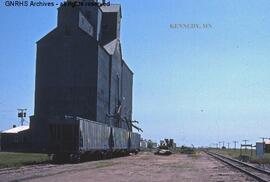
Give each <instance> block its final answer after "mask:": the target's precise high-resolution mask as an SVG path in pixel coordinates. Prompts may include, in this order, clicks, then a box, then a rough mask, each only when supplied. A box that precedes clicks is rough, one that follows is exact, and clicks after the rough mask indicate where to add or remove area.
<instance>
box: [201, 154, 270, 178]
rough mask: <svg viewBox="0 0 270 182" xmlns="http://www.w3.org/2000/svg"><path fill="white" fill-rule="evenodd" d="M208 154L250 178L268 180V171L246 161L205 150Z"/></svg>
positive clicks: (269, 176)
mask: <svg viewBox="0 0 270 182" xmlns="http://www.w3.org/2000/svg"><path fill="white" fill-rule="evenodd" d="M205 153H207V154H208V155H210V156H212V157H214V158H216V159H218V160H220V161H222V162H224V163H226V164H228V165H229V166H231V167H233V168H236V169H238V170H239V171H241V172H243V173H245V174H247V175H249V176H251V177H252V178H254V179H256V180H258V181H262V182H270V171H267V170H263V169H261V168H257V167H254V166H252V165H250V164H248V163H245V162H242V161H239V160H236V159H233V158H230V157H227V156H224V155H221V154H217V153H214V152H209V151H205Z"/></svg>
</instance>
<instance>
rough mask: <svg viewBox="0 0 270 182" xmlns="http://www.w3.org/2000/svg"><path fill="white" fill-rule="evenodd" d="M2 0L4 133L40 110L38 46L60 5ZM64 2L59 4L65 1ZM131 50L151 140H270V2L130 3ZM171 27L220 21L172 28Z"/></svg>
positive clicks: (138, 103)
mask: <svg viewBox="0 0 270 182" xmlns="http://www.w3.org/2000/svg"><path fill="white" fill-rule="evenodd" d="M3 2H4V1H1V5H0V22H1V29H0V37H1V39H0V40H1V41H0V80H1V86H0V130H5V129H8V128H10V127H11V126H12V124H19V122H18V119H17V110H16V109H17V108H20V107H23V108H27V109H28V115H32V114H33V109H34V104H33V103H34V77H35V52H36V44H35V42H36V41H37V40H39V39H40V38H41V37H43V36H44V35H46V33H48V32H49V31H50V30H52V29H53V28H54V27H55V26H56V17H57V8H56V7H51V8H48V7H46V8H45V7H43V8H33V7H31V8H30V7H16V8H15V7H5V6H4V5H3ZM55 2H59V1H55ZM111 2H113V3H121V4H122V13H123V18H122V25H121V28H122V29H121V41H122V49H123V56H124V59H125V60H126V62H127V63H128V64H129V65H130V67H131V68H132V70H133V71H134V73H135V75H134V107H133V108H134V110H133V117H134V119H136V120H139V121H141V123H140V126H141V127H142V128H143V129H144V133H143V134H142V135H143V137H146V138H151V139H154V140H156V141H159V140H160V139H162V138H164V137H167V138H174V139H175V140H176V141H177V143H178V144H179V145H182V144H186V145H190V144H194V145H197V146H198V145H209V144H210V143H213V142H218V141H223V140H224V141H226V142H231V143H232V141H233V140H238V141H241V140H242V139H249V140H250V141H252V142H255V141H257V140H259V137H262V136H266V137H270V132H269V128H270V122H269V120H270V94H269V93H270V72H269V67H270V61H269V57H270V53H269V48H270V36H269V32H270V11H269V9H270V2H269V1H268V0H258V1H247V0H237V1H229V0H168V1H161V0H156V1H144V0H137V1H124V0H112V1H111ZM170 24H211V25H212V28H208V29H183V28H178V29H172V28H170Z"/></svg>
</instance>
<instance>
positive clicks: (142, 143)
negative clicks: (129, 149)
mask: <svg viewBox="0 0 270 182" xmlns="http://www.w3.org/2000/svg"><path fill="white" fill-rule="evenodd" d="M140 148H141V149H146V148H147V140H143V139H141V141H140Z"/></svg>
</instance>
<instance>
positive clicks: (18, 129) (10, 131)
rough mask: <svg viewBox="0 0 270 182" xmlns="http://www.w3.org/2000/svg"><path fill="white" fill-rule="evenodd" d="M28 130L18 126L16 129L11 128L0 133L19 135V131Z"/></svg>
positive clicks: (27, 127) (26, 127)
mask: <svg viewBox="0 0 270 182" xmlns="http://www.w3.org/2000/svg"><path fill="white" fill-rule="evenodd" d="M28 129H29V126H28V125H27V126H18V127H15V128H11V129H9V130H5V131H2V132H1V133H19V132H21V131H25V130H28Z"/></svg>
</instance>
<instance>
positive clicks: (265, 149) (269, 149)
mask: <svg viewBox="0 0 270 182" xmlns="http://www.w3.org/2000/svg"><path fill="white" fill-rule="evenodd" d="M264 153H270V140H265V141H264V143H263V142H256V156H258V157H263V155H264Z"/></svg>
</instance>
